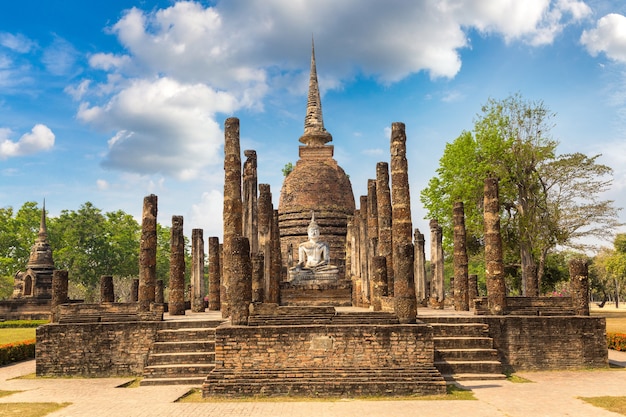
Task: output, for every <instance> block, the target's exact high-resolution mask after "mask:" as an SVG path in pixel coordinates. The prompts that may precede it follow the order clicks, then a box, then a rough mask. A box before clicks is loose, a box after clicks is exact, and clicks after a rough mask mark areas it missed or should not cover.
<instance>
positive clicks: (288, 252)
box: [278, 45, 355, 305]
mask: <svg viewBox="0 0 626 417" xmlns="http://www.w3.org/2000/svg"><path fill="white" fill-rule="evenodd" d="M332 139H333V138H332V135H331V134H330V133H329V132H328V131H327V130H326V129H325V128H324V119H323V116H322V101H321V98H320V91H319V86H318V81H317V68H316V63H315V46H314V45H312V47H311V73H310V79H309V95H308V101H307V108H306V116H305V119H304V134H303V135H302V136H301V137H300V142H301V143H303V144H304V145H301V146H300V148H299V157H300V159H299V160H298V161H297V162H296V165H295V166H294V168H293V171H291V173H289V174H288V175H287V177H286V178H285V180H284V182H283V186H282V189H281V192H280V200H279V203H278V225H279V229H280V244H281V252H282V254H283V257H282V258H283V270H284V271H288V270H289V269H290V268H292V267H294V266H295V265H294V264H293V262H294V260H297V259H298V252H297V251H298V246H299V245H300V244H301V243H302V242H305V241H307V240H308V236H307V228H308V226H309V222H310V221H311V213H312V212H315V220H316V222H317V225H318V227H319V231H320V236H321V238H322V239H323V240H324V241H325V242H327V243H328V246H329V249H330V256H331V259H330V262H331V263H332V264H333V265H335V266H337V268H338V274H337V276H338V281H341V282H340V283H339V284H340V285H339V287H343V286H346V285H348V286H349V283H350V281H349V279H348V280H346V270H345V263H346V249H345V248H346V233H347V224H348V216H351V215H352V214H353V213H354V210H355V204H354V194H353V192H352V184H351V183H350V179H349V178H348V175H346V173H345V171H344V170H343V169H342V168H341V167H340V166H339V165H338V164H337V161H336V160H335V159H334V158H333V154H334V147H333V146H332V145H327V143H328V142H331V141H332ZM290 259H291V260H292V261H291V264H290V261H289V260H290ZM283 278H286V276H284V277H283ZM348 278H349V277H348ZM328 284H330V283H328ZM283 287H284V286H283ZM350 288H351V287H350ZM283 289H285V288H283ZM344 290H345V289H344ZM342 291H343V290H342ZM286 295H287V294H286V293H285V291H282V290H281V299H282V300H287V299H288V298H289V297H286ZM342 297H343V296H342ZM344 298H345V297H344ZM319 302H320V303H323V302H322V301H321V300H320V301H319ZM286 303H288V301H286ZM336 303H337V302H336V301H335V302H332V301H331V304H335V305H337V304H336ZM345 303H346V301H345V300H344V301H342V302H340V304H341V305H344V304H345Z"/></svg>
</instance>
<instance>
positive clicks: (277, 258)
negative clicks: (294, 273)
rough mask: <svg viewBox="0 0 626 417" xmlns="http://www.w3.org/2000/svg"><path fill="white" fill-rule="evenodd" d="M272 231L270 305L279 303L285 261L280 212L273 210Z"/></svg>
mask: <svg viewBox="0 0 626 417" xmlns="http://www.w3.org/2000/svg"><path fill="white" fill-rule="evenodd" d="M272 213H273V216H272V229H271V231H270V245H271V248H272V251H271V252H272V253H271V256H272V258H271V262H272V264H271V265H270V282H269V284H270V285H269V293H268V294H267V297H266V299H267V302H268V303H277V304H278V303H279V301H280V300H279V298H280V280H281V277H282V269H283V259H282V256H281V254H280V230H279V229H278V210H272Z"/></svg>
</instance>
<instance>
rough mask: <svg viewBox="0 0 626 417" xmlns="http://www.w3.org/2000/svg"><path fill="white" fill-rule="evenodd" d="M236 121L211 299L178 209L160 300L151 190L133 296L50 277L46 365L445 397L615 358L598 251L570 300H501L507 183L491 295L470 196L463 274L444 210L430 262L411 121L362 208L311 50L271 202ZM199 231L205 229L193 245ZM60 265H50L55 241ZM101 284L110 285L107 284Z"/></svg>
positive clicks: (210, 385) (226, 386) (494, 238)
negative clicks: (117, 296)
mask: <svg viewBox="0 0 626 417" xmlns="http://www.w3.org/2000/svg"><path fill="white" fill-rule="evenodd" d="M244 126H245V123H244ZM239 129H240V121H239V119H236V118H228V119H227V120H226V121H225V123H224V140H225V142H224V175H225V177H224V178H225V180H224V207H223V209H224V211H223V221H224V231H223V240H222V244H221V245H220V242H219V239H218V238H217V237H209V239H208V270H209V273H208V277H207V282H206V283H205V281H204V280H205V277H204V273H202V272H201V271H200V268H199V266H200V265H199V263H198V262H199V261H194V271H196V272H194V280H193V286H192V293H193V299H194V300H196V301H194V304H193V305H199V301H198V300H199V294H198V293H197V291H196V290H197V289H198V288H202V286H203V285H205V284H207V283H208V286H207V287H206V289H205V290H204V291H203V294H202V295H205V296H208V311H203V310H204V305H202V308H200V307H194V308H193V309H192V310H191V311H190V312H189V313H187V312H186V311H185V307H184V298H182V299H181V295H182V296H183V297H184V291H182V290H181V288H180V282H179V281H180V267H181V266H180V263H175V262H174V260H175V259H178V258H177V256H180V255H179V251H180V241H181V239H182V234H181V233H182V232H181V231H180V229H182V218H180V219H179V218H176V216H175V218H173V219H172V221H173V226H176V227H173V228H172V259H173V265H174V264H176V265H178V266H176V267H175V266H172V270H171V275H172V278H170V285H171V286H173V285H176V286H177V288H176V290H175V291H172V290H173V288H170V299H169V300H168V303H169V304H170V309H171V310H172V311H170V312H169V313H167V314H165V313H164V311H165V300H163V299H162V295H163V292H162V287H161V293H160V295H159V296H157V295H156V293H158V291H157V290H156V289H157V288H158V287H157V285H156V280H155V276H154V264H155V261H154V259H155V258H154V254H155V251H156V236H155V230H156V229H155V228H156V216H157V206H156V205H157V197H156V196H154V195H152V196H148V197H146V198H145V199H144V210H143V215H142V216H143V218H142V240H141V246H140V248H138V249H139V251H140V274H139V280H138V281H137V284H136V290H135V292H136V293H137V295H136V296H135V297H133V299H132V300H131V302H129V303H114V302H111V301H110V297H109V296H108V295H107V296H106V297H104V296H103V302H102V303H99V304H84V303H68V302H67V301H68V300H67V273H65V274H63V273H61V272H63V271H58V273H56V272H57V271H55V281H51V289H49V290H48V291H51V292H52V305H53V311H52V312H53V316H52V317H53V323H52V324H49V325H46V326H42V327H40V328H39V329H38V330H37V345H36V349H37V375H41V376H43V375H45V376H66V375H80V376H89V377H101V376H122V375H123V376H128V375H137V376H141V377H142V380H141V384H142V385H162V384H188V385H194V386H197V387H201V388H202V393H203V396H205V397H210V396H227V397H234V396H256V395H263V396H273V395H295V396H311V397H313V396H314V397H320V396H322V397H338V396H360V395H386V396H394V395H425V394H444V393H445V392H446V383H447V382H450V381H458V380H462V379H463V378H466V377H468V376H469V375H471V377H472V378H474V379H485V380H488V379H501V378H504V372H508V371H517V370H529V369H544V370H545V369H564V368H579V367H596V368H602V367H607V366H608V354H607V347H606V341H605V332H606V325H605V321H604V319H603V318H598V317H590V316H589V313H588V310H585V308H584V306H585V305H588V299H586V295H587V291H586V288H587V287H586V286H587V285H588V281H587V268H586V264H584V263H581V262H572V263H571V264H570V274H571V276H572V281H573V284H572V285H573V288H574V289H575V291H574V296H573V297H562V298H558V299H556V298H551V299H549V298H548V297H507V296H506V291H505V287H504V281H503V275H502V251H501V246H499V245H501V242H500V240H499V233H500V231H499V218H498V212H499V206H498V198H497V193H498V189H497V187H498V184H497V181H496V180H495V179H486V181H485V189H484V207H485V212H484V217H485V241H486V246H487V247H486V250H485V253H486V256H485V258H486V264H487V294H482V295H481V294H479V293H478V288H477V278H476V275H472V274H468V270H467V262H468V261H467V254H466V253H465V242H464V240H465V231H464V227H465V226H464V213H463V205H462V204H457V205H456V206H455V207H454V208H453V207H450V210H454V214H455V216H454V226H455V229H454V236H455V245H454V247H455V251H454V254H453V255H454V261H455V262H454V265H455V272H454V279H453V283H454V284H453V286H452V287H450V286H448V287H447V288H446V282H445V279H444V270H443V259H444V253H443V249H442V243H441V236H442V229H441V226H440V225H439V224H438V222H437V219H432V220H431V223H430V243H431V245H430V254H431V256H430V270H428V269H427V267H426V259H425V240H426V238H425V236H424V235H423V234H422V233H420V231H419V230H417V229H413V227H412V221H411V199H410V193H409V165H408V160H407V157H406V155H407V147H409V146H415V144H414V143H412V142H411V140H409V138H407V136H406V132H405V125H404V124H403V123H399V122H396V123H393V124H392V125H391V137H390V143H389V150H390V154H389V157H390V162H389V163H387V162H379V163H378V164H377V165H376V167H372V168H373V169H372V173H373V174H374V173H375V179H372V180H369V181H368V184H367V190H368V192H367V195H365V196H361V197H360V198H359V200H358V202H359V206H358V207H357V206H356V204H355V198H354V194H353V191H352V184H351V182H350V179H349V177H348V175H346V173H345V172H344V170H343V169H342V168H341V167H340V166H339V165H338V164H337V162H336V161H335V160H334V159H333V146H332V145H328V143H329V142H331V141H332V136H331V134H330V133H329V132H328V131H327V130H326V129H325V127H324V121H323V117H322V105H321V99H320V92H319V87H318V80H317V68H316V61H315V51H314V48H312V51H311V69H310V82H309V94H308V100H307V105H306V113H305V121H304V133H303V135H302V136H301V137H300V138H299V141H300V142H301V143H302V144H303V145H301V146H300V147H299V158H300V159H299V160H298V161H297V163H296V164H295V166H294V169H293V171H292V172H291V173H289V174H288V175H287V176H286V178H285V179H284V182H283V186H282V189H281V191H280V197H279V201H278V206H277V209H276V208H275V207H274V204H273V202H272V193H271V191H270V187H269V185H268V184H263V183H259V179H258V178H257V171H256V163H257V153H256V151H254V150H246V151H244V156H246V158H247V159H246V161H245V162H244V163H243V165H242V160H241V151H240V143H239ZM262 157H263V156H262V155H259V158H262ZM389 167H391V169H389ZM374 168H375V170H374ZM242 172H243V174H242ZM175 229H176V231H175ZM42 230H43V231H44V232H43V233H42V232H40V238H39V239H38V243H37V244H36V245H35V246H37V245H39V246H37V247H38V248H43V247H44V246H45V245H44V244H43V243H42V242H41V241H43V240H45V219H44V218H43V217H42ZM201 239H202V238H201V234H200V233H199V232H194V239H193V241H194V242H195V243H194V248H195V249H194V251H195V253H198V252H199V251H201V248H199V247H198V248H196V244H198V245H199V244H200V243H199V242H200V241H201ZM202 246H203V243H202ZM44 252H45V251H43V252H42V253H44ZM37 253H39V252H37ZM44 254H47V252H45V253H44ZM46 256H47V255H46ZM46 256H43V258H44V259H45V260H46V262H47V259H48V258H47V257H46ZM194 259H195V258H194ZM49 260H50V265H53V264H52V263H51V253H50V257H49ZM37 265H40V264H37ZM30 266H36V265H35V263H33V264H32V265H31V264H29V268H30ZM176 268H178V269H176ZM182 268H184V264H183V265H182ZM31 269H32V270H35V269H34V268H31ZM174 277H176V279H177V280H178V281H176V280H175V281H174V282H172V279H173V278H174ZM105 281H106V284H105ZM574 281H575V282H574ZM105 286H107V289H106V293H107V294H108V293H109V292H112V291H113V289H112V288H111V289H108V286H109V283H108V279H107V280H103V291H104V287H105ZM22 288H24V284H23V285H22ZM64 288H65V292H64V290H63V289H64ZM22 291H23V289H22ZM446 292H447V293H448V294H451V297H446ZM29 293H30V292H29ZM103 294H104V293H103ZM192 301H193V300H192ZM452 303H453V304H454V306H455V307H456V310H457V311H454V310H453V309H451V308H450V304H452ZM181 310H182V311H181ZM467 310H469V311H467ZM450 312H452V313H453V314H451V313H450ZM176 314H187V317H185V320H183V319H182V318H177V316H176Z"/></svg>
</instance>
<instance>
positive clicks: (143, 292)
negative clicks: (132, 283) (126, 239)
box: [137, 194, 157, 311]
mask: <svg viewBox="0 0 626 417" xmlns="http://www.w3.org/2000/svg"><path fill="white" fill-rule="evenodd" d="M156 224H157V196H156V195H154V194H150V195H149V196H147V197H144V199H143V213H142V215H141V241H140V243H139V290H138V291H139V294H138V303H139V305H138V306H137V310H138V311H150V303H153V302H154V287H155V285H156V248H157V234H156Z"/></svg>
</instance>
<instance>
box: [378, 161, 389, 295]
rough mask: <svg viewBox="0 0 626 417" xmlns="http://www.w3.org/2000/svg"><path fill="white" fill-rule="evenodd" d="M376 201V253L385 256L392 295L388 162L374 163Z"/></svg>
mask: <svg viewBox="0 0 626 417" xmlns="http://www.w3.org/2000/svg"><path fill="white" fill-rule="evenodd" d="M376 203H377V206H378V207H377V210H376V211H377V213H378V253H377V255H380V256H384V257H385V258H387V288H388V292H389V295H393V237H392V233H391V216H392V214H391V213H392V208H391V190H390V189H389V164H387V163H386V162H378V163H377V164H376Z"/></svg>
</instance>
